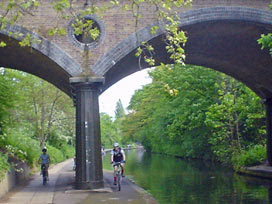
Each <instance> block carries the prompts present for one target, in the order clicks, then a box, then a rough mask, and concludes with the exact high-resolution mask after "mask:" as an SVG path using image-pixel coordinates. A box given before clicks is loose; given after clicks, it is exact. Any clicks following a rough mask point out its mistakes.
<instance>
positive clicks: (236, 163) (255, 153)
mask: <svg viewBox="0 0 272 204" xmlns="http://www.w3.org/2000/svg"><path fill="white" fill-rule="evenodd" d="M265 160H266V146H265V145H254V146H251V147H250V148H249V149H247V150H242V151H241V152H239V153H236V154H234V155H233V157H232V164H233V167H234V169H235V170H238V169H239V168H241V167H245V166H254V165H258V164H261V163H262V162H263V161H265Z"/></svg>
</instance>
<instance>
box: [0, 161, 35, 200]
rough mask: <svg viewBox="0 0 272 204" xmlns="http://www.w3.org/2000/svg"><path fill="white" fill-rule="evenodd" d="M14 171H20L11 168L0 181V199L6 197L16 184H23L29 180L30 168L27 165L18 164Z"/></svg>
mask: <svg viewBox="0 0 272 204" xmlns="http://www.w3.org/2000/svg"><path fill="white" fill-rule="evenodd" d="M16 169H20V170H21V171H15V170H14V168H12V169H11V171H9V172H6V174H5V176H4V177H3V178H2V179H1V180H0V198H1V197H3V196H4V195H6V194H7V193H8V192H9V191H10V190H11V189H12V188H13V187H14V186H15V185H16V184H19V183H22V182H25V181H26V180H27V179H28V178H29V175H30V168H29V166H27V164H25V163H18V164H17V167H16Z"/></svg>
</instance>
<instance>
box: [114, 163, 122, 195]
mask: <svg viewBox="0 0 272 204" xmlns="http://www.w3.org/2000/svg"><path fill="white" fill-rule="evenodd" d="M115 166H117V172H116V178H117V187H118V191H121V180H122V175H121V162H114V163H113V167H114V168H115Z"/></svg>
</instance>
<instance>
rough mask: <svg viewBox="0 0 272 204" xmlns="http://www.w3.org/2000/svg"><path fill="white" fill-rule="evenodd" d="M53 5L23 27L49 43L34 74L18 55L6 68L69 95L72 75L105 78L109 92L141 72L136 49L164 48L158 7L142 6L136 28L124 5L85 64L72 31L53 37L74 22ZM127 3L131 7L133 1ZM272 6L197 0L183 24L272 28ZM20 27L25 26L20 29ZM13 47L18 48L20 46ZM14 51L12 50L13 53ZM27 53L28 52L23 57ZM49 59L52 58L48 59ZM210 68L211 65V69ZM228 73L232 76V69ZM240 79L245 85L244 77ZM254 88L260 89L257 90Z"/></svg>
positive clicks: (40, 48) (112, 13)
mask: <svg viewBox="0 0 272 204" xmlns="http://www.w3.org/2000/svg"><path fill="white" fill-rule="evenodd" d="M105 1H106V0H101V1H98V2H99V3H101V4H103V3H104V2H105ZM51 2H52V1H51V0H44V1H41V6H40V7H39V8H38V9H37V11H36V12H35V16H25V17H24V18H23V19H22V20H21V22H20V23H19V25H20V26H22V27H24V28H26V29H28V30H30V31H33V32H35V33H37V37H38V38H43V39H44V40H43V43H42V44H40V45H33V47H34V48H35V50H36V51H37V55H39V53H40V56H39V57H38V58H37V59H35V60H36V61H37V63H36V65H35V66H34V65H33V66H32V67H33V68H32V70H28V69H27V68H24V65H25V66H26V65H28V64H27V63H25V62H23V61H22V62H20V63H19V62H18V63H17V64H16V57H14V58H10V59H9V60H10V61H13V62H14V63H3V62H2V61H3V60H2V61H1V59H0V63H2V66H4V65H6V64H7V65H10V66H14V65H15V66H16V65H17V66H16V68H17V67H20V69H21V70H23V71H28V72H30V73H33V74H35V75H38V76H40V77H42V78H44V79H46V80H48V81H49V82H51V83H53V84H55V85H56V86H57V87H59V88H61V90H63V91H65V92H66V93H69V92H70V87H69V77H71V76H80V75H81V76H83V75H84V76H86V75H92V76H93V75H96V76H105V77H106V83H105V86H104V87H103V90H105V89H106V88H107V87H109V86H110V85H112V84H113V83H115V82H116V81H118V80H120V79H121V78H123V77H125V76H127V75H129V74H131V73H133V72H135V71H137V70H139V67H138V61H137V59H134V58H133V56H134V53H135V52H134V50H135V49H136V48H137V46H138V45H139V44H140V43H141V41H149V40H150V41H154V42H155V44H154V45H155V46H157V47H159V48H161V45H159V43H161V40H158V39H159V37H160V36H161V35H163V28H161V29H160V30H159V32H158V33H157V34H156V35H151V34H150V31H149V27H150V25H151V24H153V23H155V22H156V17H155V13H154V10H155V8H152V7H150V6H149V5H144V6H142V7H141V10H140V12H141V14H142V16H143V17H142V18H141V19H140V20H139V22H138V27H137V28H136V27H135V19H134V18H133V16H132V13H131V12H130V11H127V12H124V11H122V10H121V9H120V7H118V8H117V7H116V8H113V9H111V10H109V11H108V12H106V13H105V16H104V18H103V19H100V21H101V22H102V23H103V29H104V30H103V31H104V34H103V35H104V36H103V38H102V40H101V42H100V44H99V45H97V46H93V47H92V48H91V49H90V52H89V54H88V55H89V56H88V58H87V59H88V62H87V63H88V64H87V65H85V61H86V60H84V59H86V56H84V53H83V49H82V46H78V45H76V44H75V43H74V42H73V41H72V40H71V32H68V33H70V36H61V37H57V36H54V37H52V36H48V35H47V31H48V29H49V28H51V27H52V26H54V25H62V26H64V27H65V28H67V30H68V26H69V23H70V22H71V20H72V19H67V20H59V17H58V16H57V14H56V13H55V11H54V10H53V9H52V8H51V4H50V3H51ZM84 2H85V1H83V0H82V1H78V7H80V8H82V7H83V4H84ZM121 2H122V3H126V2H128V0H123V1H121ZM269 3H270V1H269V0H258V1H253V0H194V2H193V6H192V7H191V8H183V9H181V10H180V11H178V12H180V13H181V26H185V27H188V26H189V25H193V24H194V25H196V26H197V24H199V23H201V22H202V23H203V22H206V21H216V20H220V19H221V20H223V21H224V20H236V21H237V20H240V21H251V22H255V24H256V25H257V24H260V23H261V24H270V22H272V21H271V19H270V18H271V15H270V11H269ZM237 6H238V7H237ZM265 28H266V26H264V31H266V29H265ZM10 29H13V28H10ZM16 29H20V28H19V27H17V28H16ZM23 32H24V33H27V32H28V31H27V30H23ZM199 32H201V31H199ZM2 34H4V35H5V34H6V33H4V32H2ZM2 38H4V37H2ZM0 39H1V36H0ZM11 48H12V49H15V47H11ZM11 48H10V50H12V49H11ZM16 49H18V48H16ZM19 49H20V48H19ZM24 52H25V50H24ZM133 52H134V53H133ZM157 53H158V54H157V56H156V57H157V58H161V59H163V60H164V61H166V62H167V60H165V58H166V56H167V53H164V52H161V53H159V52H157ZM24 55H25V54H22V57H23V56H24ZM31 55H32V54H31V51H30V53H29V56H28V57H29V60H30V61H31ZM44 57H45V58H48V59H44ZM39 58H41V59H40V60H41V64H42V65H44V66H45V69H49V68H48V67H52V69H51V70H50V71H48V73H46V72H44V73H42V71H41V72H38V71H37V69H38V63H39V60H38V59H39ZM192 62H193V61H192ZM193 63H194V62H193ZM52 64H53V65H52ZM202 64H203V63H202ZM30 65H31V62H30ZM209 65H210V64H207V66H209ZM211 66H212V64H211ZM22 67H23V68H22ZM29 67H30V66H29ZM127 67H130V68H127ZM143 67H146V65H145V64H143ZM53 68H54V69H56V70H57V69H59V71H58V72H59V73H58V74H56V75H55V76H52V73H54V70H53ZM225 72H226V73H228V71H225ZM56 73H57V71H56ZM229 73H230V72H229ZM230 74H231V73H230ZM53 75H54V74H53ZM234 75H235V74H234ZM235 77H236V78H238V79H240V78H239V76H236V75H235ZM240 80H241V81H245V80H243V79H240ZM251 88H252V89H256V90H257V88H255V87H253V86H252V87H251ZM265 89H267V87H265ZM257 92H258V91H257Z"/></svg>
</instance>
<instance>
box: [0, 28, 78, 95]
mask: <svg viewBox="0 0 272 204" xmlns="http://www.w3.org/2000/svg"><path fill="white" fill-rule="evenodd" d="M1 41H4V42H5V43H6V44H7V46H5V47H4V48H0V67H5V68H11V69H17V70H21V71H24V72H27V73H30V74H33V75H35V76H38V77H40V78H42V79H44V80H46V81H48V82H50V83H51V84H53V85H55V86H56V87H57V88H59V89H60V90H62V91H63V92H65V93H66V94H68V95H71V90H70V83H69V78H70V77H71V76H72V74H73V73H69V72H68V71H67V70H66V69H65V68H66V67H64V68H63V67H61V66H60V65H59V64H58V63H57V62H56V61H54V60H52V59H50V55H54V54H55V53H58V55H59V60H60V61H62V62H64V63H69V60H72V59H70V58H69V56H65V55H64V54H63V53H61V52H58V51H59V50H58V48H57V49H56V47H55V46H54V45H52V44H51V43H49V42H48V41H46V40H44V41H43V42H42V44H41V45H38V47H39V48H40V50H39V49H37V48H33V47H22V46H20V45H19V44H18V41H17V40H16V39H14V38H11V37H8V36H7V35H5V34H1V33H0V42H1ZM45 44H46V45H45ZM44 52H45V53H46V54H43V53H44ZM71 64H72V63H71ZM77 68H78V69H80V66H78V67H77ZM78 73H80V72H78Z"/></svg>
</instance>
